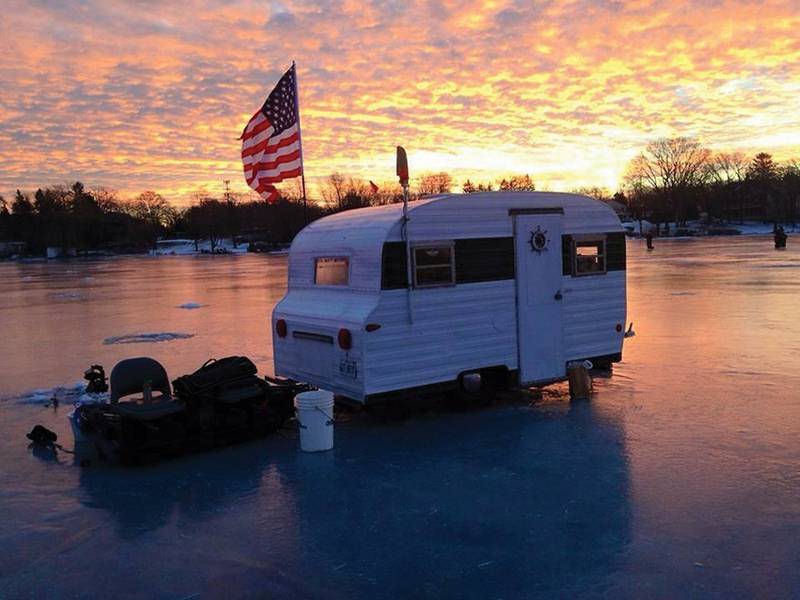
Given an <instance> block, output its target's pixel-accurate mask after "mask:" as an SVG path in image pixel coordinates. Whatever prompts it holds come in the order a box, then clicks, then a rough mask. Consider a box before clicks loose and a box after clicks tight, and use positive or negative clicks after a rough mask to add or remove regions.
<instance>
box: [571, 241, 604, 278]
mask: <svg viewBox="0 0 800 600" xmlns="http://www.w3.org/2000/svg"><path fill="white" fill-rule="evenodd" d="M572 243H573V246H572V248H573V252H572V259H573V271H572V272H573V274H574V275H597V274H599V273H605V272H606V240H605V236H603V237H595V238H582V237H577V236H576V237H575V238H573V242H572Z"/></svg>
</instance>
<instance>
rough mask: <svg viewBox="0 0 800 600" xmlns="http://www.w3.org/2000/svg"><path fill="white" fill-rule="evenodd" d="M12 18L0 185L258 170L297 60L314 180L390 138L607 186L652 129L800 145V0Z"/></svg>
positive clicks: (165, 180) (437, 160) (174, 9)
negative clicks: (255, 152)
mask: <svg viewBox="0 0 800 600" xmlns="http://www.w3.org/2000/svg"><path fill="white" fill-rule="evenodd" d="M0 40H2V41H0V91H1V92H2V100H0V165H1V166H0V193H2V194H3V195H5V196H6V197H8V196H9V195H10V194H13V190H14V189H16V188H21V189H23V190H34V189H35V188H36V187H38V186H44V185H51V184H56V183H66V182H70V181H73V180H75V179H80V180H81V181H83V182H84V183H85V184H86V185H87V186H88V187H94V186H106V187H111V188H114V189H116V190H118V191H119V192H120V194H121V195H122V196H123V197H125V196H129V195H133V194H135V193H138V192H140V191H143V190H146V189H153V190H156V191H159V192H161V193H162V194H164V196H165V197H167V198H168V199H170V200H171V201H173V202H175V203H177V204H185V203H187V202H188V201H189V198H190V196H191V194H192V192H193V191H197V190H198V189H200V188H205V189H206V190H208V191H210V192H212V193H219V191H220V190H221V181H222V180H223V179H230V180H231V187H232V189H234V190H235V191H242V192H243V191H246V190H247V189H248V188H247V186H246V183H245V181H244V178H243V176H242V169H241V162H240V158H239V153H240V142H239V141H237V137H238V136H239V134H240V132H241V130H242V128H243V127H244V125H245V124H246V123H247V120H248V119H249V117H250V116H251V115H252V114H253V112H254V111H255V110H256V109H257V108H258V107H259V106H260V105H261V103H262V102H263V101H264V98H265V97H266V95H267V94H268V93H269V91H270V89H271V87H272V86H273V85H274V83H275V82H276V81H277V79H278V78H279V77H280V75H281V74H282V72H283V71H284V70H285V69H286V68H288V66H289V65H290V64H291V61H292V60H295V61H297V67H298V79H299V86H300V114H301V119H302V130H303V150H304V155H305V164H306V173H307V177H308V180H309V183H310V184H311V185H313V184H314V183H315V182H316V181H318V180H319V179H321V178H323V177H324V176H326V175H328V174H330V173H331V172H333V171H341V172H344V173H347V174H352V175H355V176H359V177H363V178H366V179H373V180H375V181H379V182H381V181H388V180H390V179H391V178H392V175H393V167H394V157H393V153H394V147H395V145H396V144H403V145H404V146H405V147H406V148H407V150H408V153H409V161H410V165H411V170H412V176H413V175H414V174H416V175H419V174H421V173H424V172H430V171H438V170H445V171H448V172H449V173H451V174H452V175H453V176H454V178H455V179H456V181H457V182H459V183H460V182H462V181H463V180H464V179H465V178H466V177H470V178H471V179H473V181H474V180H478V181H489V180H495V179H497V178H498V177H501V176H503V175H509V174H514V173H529V174H530V175H531V176H532V177H533V178H534V180H535V181H536V183H537V186H538V187H539V188H540V189H542V188H547V189H554V190H570V189H573V188H575V187H578V186H585V185H599V186H605V187H608V188H610V189H612V190H613V189H615V188H616V186H617V184H618V183H619V181H620V178H621V175H622V173H623V171H624V169H625V166H626V163H627V162H628V161H629V160H630V158H631V157H632V156H634V155H635V154H636V153H637V152H638V151H639V150H641V148H642V147H643V146H644V144H646V143H647V141H648V140H651V139H654V138H657V137H661V136H669V135H689V136H696V137H697V138H699V139H700V140H701V141H702V142H704V143H705V144H707V145H708V146H710V147H711V148H713V149H720V150H721V149H736V150H742V151H744V152H747V153H754V152H757V151H767V152H771V153H772V154H773V155H774V156H775V157H776V158H777V159H786V158H789V157H799V158H800V4H798V1H797V0H775V1H770V2H763V3H756V2H734V1H724V0H720V1H714V0H707V1H702V2H699V1H698V2H680V1H677V0H676V1H664V2H659V1H648V0H639V1H633V2H601V1H599V0H595V1H591V0H574V1H569V0H553V1H550V2H521V1H520V2H515V1H510V2H508V1H504V0H497V1H487V2H478V1H472V0H438V1H437V0H430V1H427V2H425V1H414V0H409V1H408V2H400V1H397V2H392V1H383V0H374V1H372V2H355V1H350V0H343V1H331V2H324V1H320V2H290V1H286V2H249V1H236V0H209V1H206V2H200V1H190V0H189V1H185V2H175V3H163V2H161V1H155V0H152V1H151V0H141V1H139V2H123V1H120V0H83V1H79V0H26V1H17V0H10V1H9V0H6V1H5V2H3V7H2V18H0ZM315 190H316V187H312V188H311V189H310V191H311V193H312V195H314V194H315Z"/></svg>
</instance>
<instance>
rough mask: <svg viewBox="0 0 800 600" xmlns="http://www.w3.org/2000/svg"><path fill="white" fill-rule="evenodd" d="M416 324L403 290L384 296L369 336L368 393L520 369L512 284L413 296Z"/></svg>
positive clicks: (461, 287)
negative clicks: (494, 369) (475, 372)
mask: <svg viewBox="0 0 800 600" xmlns="http://www.w3.org/2000/svg"><path fill="white" fill-rule="evenodd" d="M412 302H413V307H414V308H413V314H414V324H413V325H410V324H409V322H408V308H407V307H408V305H407V295H406V291H405V290H392V291H384V292H383V293H382V294H381V301H380V304H379V305H378V307H377V308H376V309H375V311H374V312H373V314H372V315H371V316H370V321H371V322H375V323H380V324H381V328H380V329H379V330H378V331H375V332H373V333H368V334H365V337H364V339H365V349H364V354H365V356H366V364H365V369H366V386H367V387H366V392H367V394H375V393H380V392H385V391H391V390H396V389H403V388H410V387H416V386H421V385H427V384H431V383H439V382H444V381H452V380H453V379H455V378H456V377H457V376H458V374H459V373H461V372H462V371H466V370H470V369H476V368H481V367H488V366H494V365H507V366H508V367H509V368H511V369H516V365H517V333H516V320H515V319H516V317H515V315H516V301H515V291H514V281H513V280H509V281H500V282H487V283H474V284H464V285H458V286H455V287H443V288H434V289H426V290H415V291H414V298H413V300H412Z"/></svg>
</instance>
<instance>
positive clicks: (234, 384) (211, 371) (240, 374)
mask: <svg viewBox="0 0 800 600" xmlns="http://www.w3.org/2000/svg"><path fill="white" fill-rule="evenodd" d="M257 372H258V369H257V368H256V366H255V365H254V364H253V361H251V360H250V359H249V358H247V357H246V356H228V357H227V358H220V359H219V360H217V359H215V358H212V359H210V360H209V361H207V362H206V363H205V364H204V365H203V366H202V367H200V368H199V369H198V370H197V371H195V372H194V373H192V374H191V375H183V376H181V377H178V378H177V379H176V380H175V381H173V382H172V387H173V390H174V391H175V394H176V395H177V396H178V397H179V398H180V399H181V400H183V401H184V402H191V401H192V400H218V399H224V398H221V396H223V397H224V396H226V395H227V394H225V391H226V390H234V389H240V390H241V389H242V388H245V389H246V388H250V387H253V386H256V387H258V388H262V386H261V385H258V384H257V383H256V382H260V383H261V384H265V382H262V381H261V380H259V379H258V377H256V373H257ZM264 387H266V386H264ZM262 389H263V388H262Z"/></svg>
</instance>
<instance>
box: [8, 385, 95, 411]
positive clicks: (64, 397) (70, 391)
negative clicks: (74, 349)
mask: <svg viewBox="0 0 800 600" xmlns="http://www.w3.org/2000/svg"><path fill="white" fill-rule="evenodd" d="M54 398H55V399H56V400H57V401H58V404H61V405H63V404H73V405H78V404H96V403H99V402H108V400H109V395H108V393H105V394H88V393H87V392H86V382H85V381H83V382H80V383H75V384H73V385H72V386H71V387H69V386H58V387H54V388H46V389H45V388H42V389H36V390H31V391H30V392H25V393H23V394H19V395H17V396H7V397H4V398H1V399H0V400H3V401H8V402H13V403H17V404H28V405H39V406H51V405H52V404H53V399H54Z"/></svg>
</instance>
